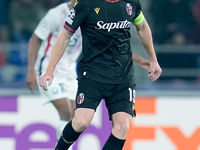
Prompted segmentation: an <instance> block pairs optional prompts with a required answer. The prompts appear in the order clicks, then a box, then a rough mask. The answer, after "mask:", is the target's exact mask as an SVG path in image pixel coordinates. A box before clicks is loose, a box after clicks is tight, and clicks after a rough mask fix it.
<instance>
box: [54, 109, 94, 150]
mask: <svg viewBox="0 0 200 150" xmlns="http://www.w3.org/2000/svg"><path fill="white" fill-rule="evenodd" d="M94 113H95V110H93V109H87V108H78V109H76V110H75V115H74V118H73V120H72V121H70V122H69V123H68V124H67V125H66V126H65V128H64V130H63V133H62V135H61V137H60V139H59V141H58V143H57V145H56V148H55V150H66V149H68V148H69V147H70V146H71V145H72V144H73V143H74V142H75V141H76V140H77V139H78V137H79V136H80V134H81V133H82V132H83V131H84V130H85V129H86V128H87V127H88V126H89V124H90V122H91V121H92V118H93V116H94Z"/></svg>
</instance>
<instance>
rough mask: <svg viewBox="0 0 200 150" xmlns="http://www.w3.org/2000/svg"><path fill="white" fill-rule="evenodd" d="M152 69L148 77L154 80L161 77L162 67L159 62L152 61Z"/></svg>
mask: <svg viewBox="0 0 200 150" xmlns="http://www.w3.org/2000/svg"><path fill="white" fill-rule="evenodd" d="M150 69H151V70H150V71H149V75H148V77H149V79H151V80H152V81H156V80H157V79H158V78H159V77H160V75H161V73H162V69H161V68H160V66H159V64H158V62H150Z"/></svg>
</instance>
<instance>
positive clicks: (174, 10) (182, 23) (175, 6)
mask: <svg viewBox="0 0 200 150" xmlns="http://www.w3.org/2000/svg"><path fill="white" fill-rule="evenodd" d="M149 8H150V9H149V12H150V13H151V15H152V22H153V24H152V29H153V34H154V36H153V37H154V40H155V43H156V44H177V45H185V44H200V37H199V35H200V0H161V1H158V0H151V4H150V7H149Z"/></svg>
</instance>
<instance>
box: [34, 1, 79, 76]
mask: <svg viewBox="0 0 200 150" xmlns="http://www.w3.org/2000/svg"><path fill="white" fill-rule="evenodd" d="M69 14H70V9H69V7H68V3H61V4H60V5H58V6H56V7H54V8H52V9H50V10H49V11H48V12H47V14H46V15H45V16H44V17H43V19H42V20H41V21H40V23H39V24H38V26H37V27H36V29H35V31H34V33H35V34H36V35H37V36H38V37H39V38H40V39H41V40H42V42H41V45H40V47H39V50H38V53H37V58H36V63H35V71H36V74H37V75H40V74H41V73H43V72H44V71H45V70H46V67H47V65H48V63H49V60H50V56H51V53H52V49H53V45H54V43H55V41H56V39H57V37H58V35H59V34H60V32H61V31H62V30H63V25H64V24H65V20H66V18H67V16H68V15H69ZM81 51H82V37H81V31H80V28H79V29H77V30H76V33H74V35H73V36H72V37H71V38H70V42H69V45H68V47H67V48H66V50H65V52H64V54H63V56H62V57H61V59H60V60H59V62H58V64H57V65H56V68H55V70H54V76H56V77H61V78H68V79H75V78H76V77H77V73H76V66H77V59H78V57H79V55H80V54H81Z"/></svg>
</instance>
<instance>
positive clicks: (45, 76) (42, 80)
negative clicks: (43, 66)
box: [39, 72, 53, 91]
mask: <svg viewBox="0 0 200 150" xmlns="http://www.w3.org/2000/svg"><path fill="white" fill-rule="evenodd" d="M47 81H48V86H50V85H51V83H52V81H53V73H48V72H44V73H43V74H42V75H41V76H40V77H39V85H40V86H41V87H42V88H43V89H44V90H45V91H47V90H48V88H47Z"/></svg>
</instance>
